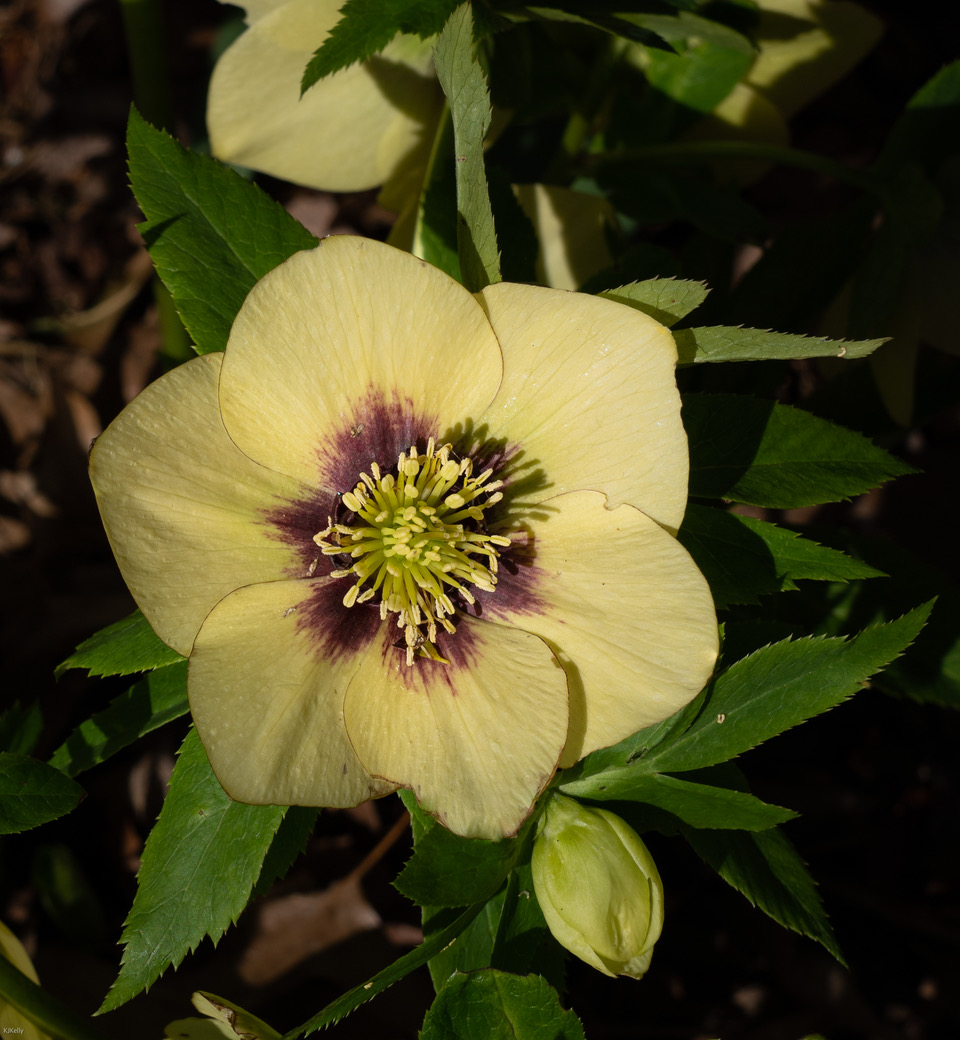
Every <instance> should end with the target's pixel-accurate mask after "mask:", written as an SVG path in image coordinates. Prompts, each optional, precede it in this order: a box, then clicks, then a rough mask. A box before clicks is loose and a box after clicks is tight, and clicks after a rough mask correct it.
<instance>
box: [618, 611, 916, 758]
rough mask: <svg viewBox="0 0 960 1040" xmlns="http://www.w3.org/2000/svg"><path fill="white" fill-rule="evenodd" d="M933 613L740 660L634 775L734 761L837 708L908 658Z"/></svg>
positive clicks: (911, 614) (790, 644) (779, 647)
mask: <svg viewBox="0 0 960 1040" xmlns="http://www.w3.org/2000/svg"><path fill="white" fill-rule="evenodd" d="M932 608H933V603H932V602H930V603H925V604H924V605H923V606H920V607H917V608H916V609H915V610H911V611H910V612H909V613H907V614H904V615H903V617H900V618H897V620H895V621H890V622H888V623H887V624H884V625H874V626H872V627H871V628H867V629H864V631H862V632H860V633H859V634H858V635H856V636H853V637H852V638H851V639H844V638H843V637H840V636H833V637H824V636H820V637H813V638H807V639H797V640H793V641H791V640H789V639H787V640H784V641H783V642H780V643H774V644H773V645H772V646H767V647H764V648H763V649H761V650H758V651H756V653H753V654H751V655H750V656H749V657H745V658H743V659H742V660H740V661H737V662H736V664H733V665H731V666H730V667H729V668H728V669H727V670H726V671H725V672H723V673H721V674H720V675H719V676H718V677H717V679H716V680H715V682H714V684H713V687H712V689H711V691H710V695H709V697H708V699H707V703H706V705H705V707H704V709H703V711H702V712H701V714H700V715H699V717H698V718H697V720H696V721H695V722H694V723H693V725H692V726H691V727H690V728H689V729H688V730H687V731H686V732H685V733H683V734H682V735H679V736H677V737H676V738H675V739H673V740H671V741H668V742H666V743H663V744H660V745H659V746H657V747H655V748H654V749H653V750H652V751H650V752H649V753H648V754H647V755H645V756H644V757H642V758H639V759H637V761H636V762H635V763H634V764H633V765H632V766H631V767H629V768H631V769H632V768H640V769H643V770H644V771H645V772H650V773H680V772H685V771H686V770H688V769H702V768H703V767H705V766H710V765H715V764H716V763H718V762H726V761H727V760H728V759H731V758H734V757H735V756H737V755H739V754H741V753H742V752H744V751H747V750H748V749H750V748H752V747H755V746H756V745H757V744H760V743H762V742H763V741H765V740H768V739H769V738H770V737H774V736H776V735H777V734H778V733H782V732H783V731H784V730H787V729H790V728H791V727H792V726H796V725H797V724H798V723H801V722H804V721H805V720H806V719H809V718H812V717H813V716H814V715H819V714H820V713H821V712H824V711H827V710H828V709H830V708H833V707H835V706H836V705H837V704H840V703H841V702H842V701H845V700H846V699H847V698H848V697H851V696H852V695H853V694H854V693H856V692H857V690H859V689H861V688H862V687H863V685H864V683H866V681H867V679H869V677H870V676H871V675H873V674H874V672H878V671H879V670H880V669H881V668H883V667H884V666H886V665H888V664H889V663H890V662H891V661H893V660H894V659H895V658H897V657H898V656H899V655H900V654H901V653H903V651H904V650H905V649H906V648H907V647H908V646H909V645H910V644H911V643H912V642H913V640H914V639H916V637H917V634H918V633H919V631H920V629H921V628H923V625H924V622H925V621H926V620H927V617H928V615H929V614H930V611H931V610H932Z"/></svg>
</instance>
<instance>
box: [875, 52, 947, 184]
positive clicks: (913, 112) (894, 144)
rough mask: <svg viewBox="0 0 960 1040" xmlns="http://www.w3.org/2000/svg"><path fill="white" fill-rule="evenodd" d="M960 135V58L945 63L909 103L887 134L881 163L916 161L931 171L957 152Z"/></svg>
mask: <svg viewBox="0 0 960 1040" xmlns="http://www.w3.org/2000/svg"><path fill="white" fill-rule="evenodd" d="M958 138H960V61H954V62H952V63H951V64H950V65H946V66H944V67H943V68H942V69H941V70H940V71H939V72H938V73H937V74H936V75H935V76H934V77H933V78H932V79H931V80H929V81H928V82H927V83H925V84H924V85H923V86H922V87H921V88H920V89H919V90H918V91H917V93H916V94H914V96H913V97H912V98H911V99H910V101H909V103H908V104H907V107H906V110H905V111H904V113H903V115H902V116H901V117H900V118H899V119H898V120H897V122H896V123H895V124H894V126H893V129H892V130H891V131H890V134H889V136H888V137H887V142H886V145H885V146H884V151H883V155H882V156H881V159H880V165H881V166H882V167H884V166H893V165H895V164H896V163H898V162H904V161H909V162H915V163H920V164H921V165H923V166H924V167H925V168H926V169H927V170H928V171H930V172H932V170H933V168H934V167H935V166H936V165H937V164H938V163H940V162H941V161H942V160H943V159H945V158H946V157H947V156H951V155H956V149H957V139H958Z"/></svg>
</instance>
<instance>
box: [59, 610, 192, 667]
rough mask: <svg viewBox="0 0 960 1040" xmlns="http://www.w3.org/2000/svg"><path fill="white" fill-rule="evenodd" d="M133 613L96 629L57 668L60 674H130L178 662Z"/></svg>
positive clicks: (145, 623) (172, 652)
mask: <svg viewBox="0 0 960 1040" xmlns="http://www.w3.org/2000/svg"><path fill="white" fill-rule="evenodd" d="M182 660H183V658H182V657H181V656H180V655H179V654H178V653H177V652H176V650H171V649H170V647H169V646H167V644H166V643H162V642H161V641H160V637H159V636H158V635H157V634H156V633H155V632H154V631H153V629H152V628H151V627H150V623H149V622H148V621H147V619H146V618H145V617H144V616H143V614H141V613H140V611H139V610H135V611H134V612H133V613H132V614H131V615H130V616H129V617H126V618H124V619H123V620H122V621H117V622H116V623H114V624H112V625H108V626H107V627H106V628H102V629H100V631H99V632H97V633H96V635H92V636H91V637H90V638H89V639H85V640H84V641H83V642H82V643H81V644H80V645H79V646H78V647H77V649H76V650H74V652H73V653H72V654H71V655H70V656H69V657H68V658H67V659H66V661H64V662H63V664H60V665H58V666H57V670H56V674H57V675H58V676H60V675H62V674H63V673H64V672H66V671H69V670H70V669H71V668H86V669H87V674H88V675H133V674H134V673H135V672H149V671H152V670H153V669H154V668H163V667H164V666H165V665H169V664H174V663H175V662H177V661H182Z"/></svg>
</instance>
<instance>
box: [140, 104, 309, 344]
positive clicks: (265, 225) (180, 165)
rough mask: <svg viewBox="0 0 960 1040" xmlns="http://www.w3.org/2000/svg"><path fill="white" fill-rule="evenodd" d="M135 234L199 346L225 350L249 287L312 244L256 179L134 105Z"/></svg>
mask: <svg viewBox="0 0 960 1040" xmlns="http://www.w3.org/2000/svg"><path fill="white" fill-rule="evenodd" d="M127 148H128V151H129V157H130V183H131V186H132V187H133V192H134V194H135V195H136V197H137V202H139V203H140V208H141V209H142V210H143V212H144V215H145V216H146V218H147V220H146V222H145V223H144V224H141V225H140V232H141V234H142V235H143V238H144V241H145V242H146V243H147V248H148V249H149V251H150V256H151V257H152V258H153V262H154V264H156V267H157V272H158V273H159V275H160V277H161V278H162V279H163V282H164V284H165V285H166V287H167V288H168V289H169V290H170V293H171V295H172V296H173V299H174V303H175V304H176V306H177V310H178V311H179V313H180V316H181V318H182V319H183V323H184V325H185V326H186V327H187V331H188V332H189V333H190V335H191V336H192V337H193V340H194V343H195V344H196V349H197V352H198V353H200V354H206V353H208V352H209V351H213V350H223V348H224V346H225V345H226V342H227V336H228V334H229V332H230V326H231V325H232V324H233V319H234V316H235V315H236V313H237V311H238V310H239V309H240V304H241V303H243V301H244V299H245V297H246V295H247V293H248V292H249V291H250V290H251V289H252V288H253V286H254V285H255V284H256V283H257V282H258V281H259V280H260V279H261V278H262V277H263V276H264V275H265V274H267V272H269V271H272V270H273V268H274V267H276V266H277V265H278V264H280V263H282V262H283V261H284V260H286V259H287V258H288V257H290V256H292V255H293V254H294V253H297V252H299V251H300V250H301V249H312V248H313V247H314V246H316V244H317V239H316V237H315V236H314V235H312V234H310V232H309V231H307V229H306V228H305V227H303V226H302V225H301V224H299V223H297V221H296V220H294V219H293V217H291V216H290V215H289V214H288V213H287V211H286V210H285V209H284V208H283V207H282V206H281V205H280V204H279V203H277V202H274V201H273V199H271V198H270V197H269V196H268V195H265V194H264V193H263V192H262V191H261V190H260V189H259V188H258V187H257V186H256V185H255V184H252V183H250V182H249V181H245V180H244V179H243V178H242V177H240V176H238V175H237V174H236V173H235V172H234V171H233V170H231V169H229V167H226V166H223V165H221V164H220V163H218V162H215V161H214V160H213V159H208V158H207V157H206V156H203V155H196V154H195V153H193V152H188V151H187V150H186V149H184V148H182V147H181V146H180V145H179V144H178V143H177V142H176V141H175V140H174V139H173V138H172V137H170V136H169V135H168V134H165V133H164V132H163V131H162V130H155V129H154V128H153V127H152V126H150V125H149V124H148V123H145V122H144V121H143V120H142V119H141V118H140V116H139V115H138V114H137V112H136V110H132V111H131V113H130V122H129V124H128V127H127Z"/></svg>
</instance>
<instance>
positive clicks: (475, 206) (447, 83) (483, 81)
mask: <svg viewBox="0 0 960 1040" xmlns="http://www.w3.org/2000/svg"><path fill="white" fill-rule="evenodd" d="M475 51H476V47H475V45H474V40H473V15H472V13H471V8H470V4H469V3H465V4H461V5H460V6H459V7H458V8H457V9H456V11H454V13H453V14H452V15H451V16H450V19H449V21H448V22H447V24H446V26H445V27H444V30H443V32H442V33H441V34H440V39H439V40H438V41H437V49H436V52H435V54H434V64H435V65H436V68H437V77H438V78H439V80H440V86H441V87H442V88H443V92H444V94H445V95H446V97H447V103H448V104H449V105H450V114H451V116H452V118H453V142H454V160H455V167H456V176H457V252H458V254H459V257H460V270H461V272H462V274H463V284H464V285H465V286H466V287H467V288H468V289H469V290H470V291H471V292H479V290H480V289H482V288H483V287H484V286H485V285H489V284H491V283H492V282H499V281H500V253H499V250H498V248H497V232H496V229H495V228H494V225H493V210H492V208H491V206H490V194H489V192H488V190H487V176H486V172H485V169H484V163H483V139H484V137H485V136H486V133H487V130H488V129H489V128H490V114H491V109H490V92H489V90H488V89H487V78H486V76H485V75H484V72H483V69H482V68H481V66H480V62H479V61H478V60H477V56H476V53H475Z"/></svg>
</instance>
